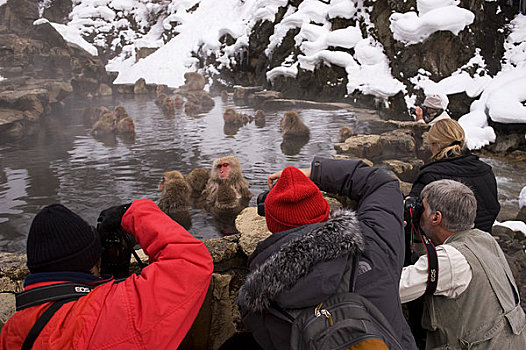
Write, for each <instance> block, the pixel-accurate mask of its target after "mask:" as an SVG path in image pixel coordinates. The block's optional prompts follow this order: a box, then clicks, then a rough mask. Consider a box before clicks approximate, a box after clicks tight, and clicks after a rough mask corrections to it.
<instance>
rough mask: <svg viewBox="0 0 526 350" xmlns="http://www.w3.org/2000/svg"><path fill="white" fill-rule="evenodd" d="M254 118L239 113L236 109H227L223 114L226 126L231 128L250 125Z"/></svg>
mask: <svg viewBox="0 0 526 350" xmlns="http://www.w3.org/2000/svg"><path fill="white" fill-rule="evenodd" d="M253 119H254V117H252V116H251V115H248V114H245V113H238V112H236V110H235V109H234V108H227V109H225V112H224V113H223V120H224V121H225V124H229V125H230V126H242V125H245V124H248V123H250V122H251V121H252V120H253Z"/></svg>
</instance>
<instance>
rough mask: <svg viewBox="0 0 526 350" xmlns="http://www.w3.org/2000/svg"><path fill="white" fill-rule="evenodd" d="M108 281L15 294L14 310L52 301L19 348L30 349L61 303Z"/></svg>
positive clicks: (76, 297)
mask: <svg viewBox="0 0 526 350" xmlns="http://www.w3.org/2000/svg"><path fill="white" fill-rule="evenodd" d="M124 280H125V279H124V278H123V279H119V280H114V282H115V283H118V282H122V281H124ZM106 282H109V281H105V282H103V283H99V284H97V285H95V286H93V285H89V284H85V283H75V282H71V283H69V282H68V283H59V284H54V285H50V286H43V287H37V288H34V289H30V290H27V291H25V292H22V293H18V294H16V295H15V298H16V311H19V310H22V309H25V308H27V307H31V306H35V305H39V304H42V303H47V302H50V301H54V303H53V304H51V306H50V307H48V308H47V309H46V311H44V312H43V313H42V315H40V317H39V318H38V319H37V320H36V322H35V324H34V325H33V327H31V330H30V331H29V333H28V334H27V336H26V339H25V340H24V343H23V344H22V348H21V350H30V349H31V348H32V347H33V344H34V343H35V340H36V339H37V337H38V336H39V334H40V332H42V329H44V327H45V326H46V324H47V323H48V322H49V320H51V317H53V315H54V314H55V313H56V312H57V311H58V310H59V309H60V308H61V307H62V305H64V304H66V303H69V302H70V301H75V300H77V299H79V298H80V297H83V296H85V295H88V294H89V293H90V292H91V291H92V290H93V289H95V287H98V286H100V285H101V284H104V283H106Z"/></svg>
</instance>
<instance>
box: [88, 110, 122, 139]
mask: <svg viewBox="0 0 526 350" xmlns="http://www.w3.org/2000/svg"><path fill="white" fill-rule="evenodd" d="M116 126H117V118H116V117H115V114H113V113H111V112H103V113H102V114H101V116H100V117H99V119H98V120H97V121H96V122H95V124H93V128H92V129H91V133H92V134H93V135H104V134H112V133H115V131H116Z"/></svg>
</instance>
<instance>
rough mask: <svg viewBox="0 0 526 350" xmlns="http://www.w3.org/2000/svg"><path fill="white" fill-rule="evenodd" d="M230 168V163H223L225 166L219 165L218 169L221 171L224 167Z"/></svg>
mask: <svg viewBox="0 0 526 350" xmlns="http://www.w3.org/2000/svg"><path fill="white" fill-rule="evenodd" d="M229 166H230V163H223V164H217V166H216V167H217V169H221V168H223V167H225V168H227V167H229Z"/></svg>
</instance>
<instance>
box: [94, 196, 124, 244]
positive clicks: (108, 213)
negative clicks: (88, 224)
mask: <svg viewBox="0 0 526 350" xmlns="http://www.w3.org/2000/svg"><path fill="white" fill-rule="evenodd" d="M130 205H131V203H127V204H122V205H117V206H114V207H110V208H108V209H104V210H103V211H101V212H100V215H99V217H98V219H97V231H99V233H100V234H101V236H102V235H103V233H104V232H112V231H117V230H118V229H120V228H121V220H122V216H123V215H124V213H125V212H126V210H128V208H129V207H130Z"/></svg>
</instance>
